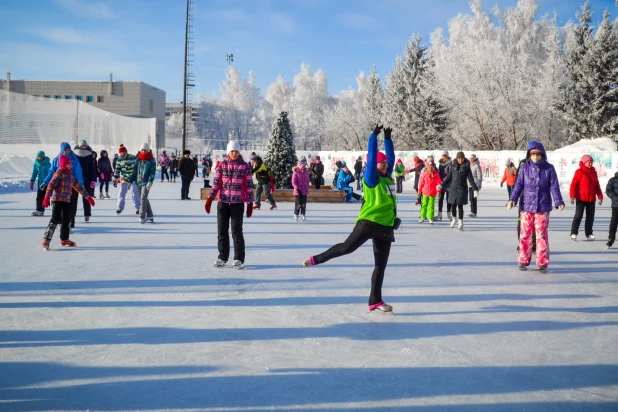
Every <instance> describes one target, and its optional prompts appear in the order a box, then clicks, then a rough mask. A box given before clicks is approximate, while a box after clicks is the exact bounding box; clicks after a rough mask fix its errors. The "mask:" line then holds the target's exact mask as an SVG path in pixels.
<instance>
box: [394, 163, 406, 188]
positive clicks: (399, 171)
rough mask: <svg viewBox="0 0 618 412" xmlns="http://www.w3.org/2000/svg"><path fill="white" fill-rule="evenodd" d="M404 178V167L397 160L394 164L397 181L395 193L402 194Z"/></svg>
mask: <svg viewBox="0 0 618 412" xmlns="http://www.w3.org/2000/svg"><path fill="white" fill-rule="evenodd" d="M405 176H406V167H405V166H404V165H403V162H402V161H401V159H397V163H396V164H395V180H396V181H397V193H403V181H404V179H405Z"/></svg>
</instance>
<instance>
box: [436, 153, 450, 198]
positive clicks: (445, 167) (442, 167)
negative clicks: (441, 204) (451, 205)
mask: <svg viewBox="0 0 618 412" xmlns="http://www.w3.org/2000/svg"><path fill="white" fill-rule="evenodd" d="M452 167H453V161H452V160H451V158H450V157H449V158H448V160H446V161H444V160H442V158H440V160H438V173H440V179H442V190H444V191H447V190H448V189H449V188H450V187H451V183H450V182H449V183H448V184H447V183H445V182H444V178H446V176H448V175H450V174H451V168H452Z"/></svg>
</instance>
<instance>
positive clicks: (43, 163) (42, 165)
mask: <svg viewBox="0 0 618 412" xmlns="http://www.w3.org/2000/svg"><path fill="white" fill-rule="evenodd" d="M50 167H51V162H50V161H49V157H47V156H45V152H44V151H42V150H41V151H40V152H38V153H37V154H36V159H35V161H34V165H33V167H32V176H31V177H30V190H34V181H35V180H38V182H37V192H36V210H35V211H34V212H32V216H43V215H44V214H45V208H44V207H43V199H45V190H41V186H42V185H43V182H44V181H45V178H46V177H47V173H48V172H49V168H50Z"/></svg>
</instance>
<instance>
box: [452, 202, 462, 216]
mask: <svg viewBox="0 0 618 412" xmlns="http://www.w3.org/2000/svg"><path fill="white" fill-rule="evenodd" d="M449 207H450V209H451V213H453V217H456V216H457V214H458V213H459V219H460V220H463V205H458V204H456V203H454V204H452V205H449Z"/></svg>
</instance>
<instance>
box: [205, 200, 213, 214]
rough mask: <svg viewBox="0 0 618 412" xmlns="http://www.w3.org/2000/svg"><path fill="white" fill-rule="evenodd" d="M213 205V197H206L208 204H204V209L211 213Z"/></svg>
mask: <svg viewBox="0 0 618 412" xmlns="http://www.w3.org/2000/svg"><path fill="white" fill-rule="evenodd" d="M211 206H212V199H211V198H208V199H206V204H205V205H204V210H205V211H206V213H208V214H210V207H211Z"/></svg>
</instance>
